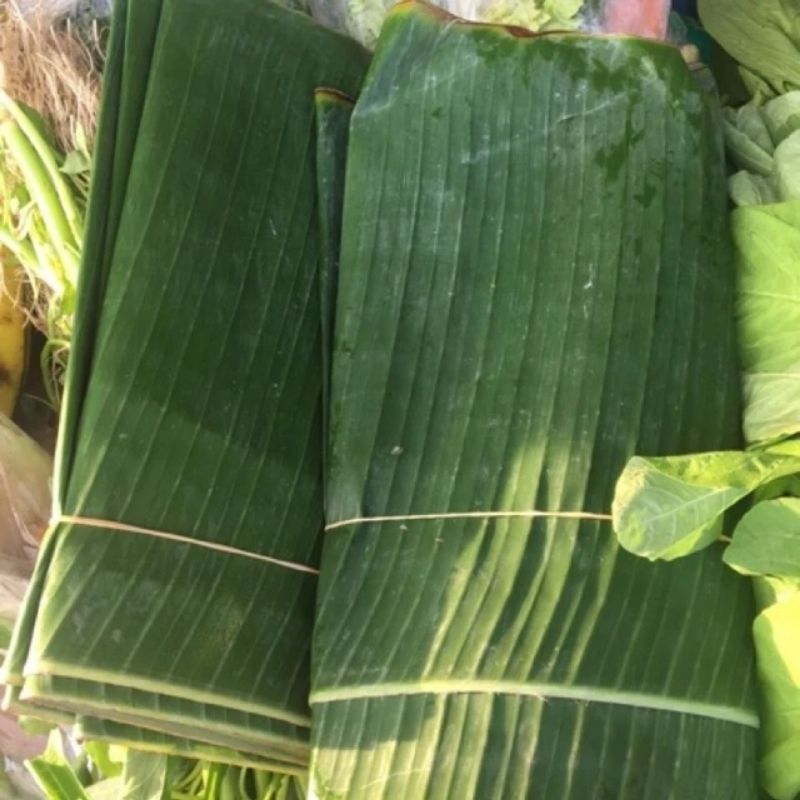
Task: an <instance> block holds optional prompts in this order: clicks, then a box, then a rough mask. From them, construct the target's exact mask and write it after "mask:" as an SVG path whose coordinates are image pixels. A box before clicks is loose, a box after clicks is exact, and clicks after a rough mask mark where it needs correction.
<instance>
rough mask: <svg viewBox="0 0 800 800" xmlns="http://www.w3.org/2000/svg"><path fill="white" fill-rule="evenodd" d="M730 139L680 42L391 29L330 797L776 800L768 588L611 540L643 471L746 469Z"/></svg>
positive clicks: (365, 96) (356, 190) (353, 253)
mask: <svg viewBox="0 0 800 800" xmlns="http://www.w3.org/2000/svg"><path fill="white" fill-rule="evenodd" d="M345 113H346V109H345V108H342V109H340V114H345ZM719 117H720V115H719V109H718V107H717V105H716V101H715V98H714V97H712V96H708V95H706V94H705V92H704V90H702V89H701V88H699V86H698V85H696V84H695V82H694V80H693V78H692V76H691V74H690V71H689V70H688V69H687V66H686V64H685V63H684V62H683V61H682V59H681V56H680V54H679V53H678V51H677V49H675V48H673V47H671V46H667V45H665V44H664V43H662V42H657V41H645V40H643V39H637V38H633V37H625V36H591V35H585V34H579V33H552V34H544V35H538V36H529V35H526V34H524V32H521V31H519V30H513V29H512V30H508V29H503V28H496V27H489V26H482V25H472V24H465V23H461V22H459V21H457V20H454V19H452V18H449V17H448V16H447V15H445V14H443V13H442V12H441V11H439V10H437V9H434V8H432V7H428V6H425V5H422V4H419V3H417V2H413V1H412V2H406V3H402V4H400V5H397V6H395V7H394V10H393V11H392V12H391V13H390V15H389V17H388V19H387V22H386V23H385V25H384V27H383V31H382V34H381V38H380V40H379V43H378V46H377V52H376V54H375V57H374V59H373V62H372V65H371V67H370V70H369V73H368V76H367V78H366V81H365V84H364V87H363V90H362V93H361V95H360V98H359V99H358V102H357V103H356V104H355V107H354V109H353V111H352V117H351V120H350V128H349V136H350V138H349V146H348V161H347V170H346V178H345V191H344V204H343V220H342V243H341V262H340V271H339V276H338V294H337V303H336V319H335V330H334V336H333V356H332V376H331V387H330V419H329V422H330V424H329V452H328V459H327V485H326V492H327V494H326V508H327V531H326V535H325V542H324V549H323V556H322V566H321V575H320V587H319V598H318V609H317V621H316V626H315V630H314V647H313V654H312V681H313V684H312V693H311V703H312V708H313V724H312V757H311V781H312V794H314V795H315V796H317V797H322V798H347V799H348V800H378V799H379V798H382V799H383V800H394V799H395V798H405V799H406V800H417V799H421V798H426V799H427V798H431V799H433V798H437V799H439V800H445V799H447V798H475V799H476V800H478V799H479V798H480V799H482V798H542V799H543V800H551V799H554V798H558V799H559V800H566V799H570V800H572V799H573V798H574V800H585V799H586V798H609V799H610V798H614V800H620V799H624V800H642V799H643V798H645V799H646V800H653V799H654V798H664V799H665V800H666V798H686V799H687V800H688V798H704V800H739V799H741V800H745V798H747V799H750V798H754V797H755V796H756V795H757V780H756V752H757V727H758V718H757V712H756V706H755V700H754V681H753V655H752V649H753V648H752V643H751V641H750V637H749V626H750V623H751V621H752V616H753V608H752V601H751V597H750V591H749V587H748V586H747V585H746V583H745V582H743V581H742V580H741V578H740V577H738V576H736V575H734V574H726V572H725V569H724V566H723V565H722V564H721V562H720V559H719V552H718V548H717V547H716V546H715V547H712V548H711V549H710V550H708V551H707V552H706V553H704V554H702V555H700V556H698V557H696V558H694V559H687V560H685V561H681V562H678V563H675V564H657V565H653V564H649V563H647V562H645V561H639V560H637V559H636V558H634V557H632V556H631V555H630V554H628V553H627V552H625V551H623V550H622V549H621V548H620V546H619V545H618V543H617V541H616V538H615V536H614V533H613V530H612V526H611V523H610V521H609V519H608V516H607V515H608V512H609V510H610V507H611V501H612V497H613V493H614V484H615V480H616V478H617V476H618V474H619V472H620V470H621V469H622V467H623V466H624V464H625V462H626V460H627V459H628V457H629V456H630V455H631V454H633V453H634V452H637V453H645V454H658V453H668V452H669V453H676V452H677V453H683V452H692V451H694V450H696V449H698V448H703V447H707V446H709V445H712V444H713V446H714V447H715V448H729V447H735V446H737V445H738V444H739V438H740V417H739V415H740V389H739V379H738V375H737V367H736V347H735V338H734V311H733V303H734V272H733V266H732V261H731V248H730V242H729V239H728V233H727V226H726V208H727V205H726V204H727V201H726V183H725V181H726V176H725V170H724V156H723V146H722V140H721V133H720V131H721V124H720V118H719ZM710 376H713V377H710Z"/></svg>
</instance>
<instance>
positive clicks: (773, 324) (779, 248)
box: [732, 202, 800, 442]
mask: <svg viewBox="0 0 800 800" xmlns="http://www.w3.org/2000/svg"><path fill="white" fill-rule="evenodd" d="M732 228H733V235H734V239H735V241H736V247H737V262H738V274H739V301H738V305H739V310H738V315H739V330H740V342H741V353H742V368H743V371H744V381H745V399H746V403H745V415H744V429H745V436H746V438H747V440H748V441H750V442H759V441H766V440H770V439H775V438H779V437H785V436H790V435H792V434H794V433H797V432H798V431H800V269H798V253H800V202H792V203H781V204H779V205H771V206H766V207H761V208H758V207H753V208H740V209H737V210H736V211H734V213H733V217H732Z"/></svg>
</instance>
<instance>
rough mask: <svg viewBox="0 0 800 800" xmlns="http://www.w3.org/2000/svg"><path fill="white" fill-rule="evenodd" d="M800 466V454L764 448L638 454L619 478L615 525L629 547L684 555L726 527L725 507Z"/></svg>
mask: <svg viewBox="0 0 800 800" xmlns="http://www.w3.org/2000/svg"><path fill="white" fill-rule="evenodd" d="M796 472H800V457H796V456H789V455H779V454H774V453H765V452H760V451H748V452H720V453H700V454H698V455H691V456H674V457H667V458H641V457H638V456H637V457H635V458H632V459H631V460H630V461H629V462H628V464H627V465H626V467H625V470H624V471H623V473H622V475H620V478H619V481H618V482H617V488H616V494H615V496H614V503H613V506H612V511H613V517H614V530H615V532H616V534H617V538H618V539H619V541H620V544H621V545H622V546H623V547H624V548H625V549H626V550H628V551H629V552H631V553H634V554H636V555H638V556H643V557H645V558H649V559H666V560H672V559H674V558H681V557H683V556H686V555H689V554H690V553H693V552H695V551H697V550H701V549H703V548H704V547H707V546H708V545H709V544H711V543H712V542H713V541H714V540H715V539H717V538H718V537H719V535H720V533H721V532H722V517H723V515H724V513H725V512H726V511H727V510H728V509H729V508H731V507H732V506H734V505H735V504H736V503H738V502H739V500H741V499H743V498H745V497H747V496H748V495H750V494H752V493H753V492H754V491H755V490H756V489H758V488H759V487H761V486H766V485H767V484H769V483H771V482H772V481H775V480H777V479H779V478H783V477H785V476H788V475H793V474H794V473H796Z"/></svg>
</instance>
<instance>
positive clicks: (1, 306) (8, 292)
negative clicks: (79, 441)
mask: <svg viewBox="0 0 800 800" xmlns="http://www.w3.org/2000/svg"><path fill="white" fill-rule="evenodd" d="M21 289H22V287H21V283H20V280H19V276H18V274H17V270H16V267H15V266H14V265H12V264H10V263H8V262H7V261H6V262H4V260H3V254H2V253H0V413H2V414H5V415H7V416H11V413H12V412H13V410H14V406H15V404H16V402H17V396H18V395H19V390H20V386H21V385H22V374H23V372H24V370H25V315H24V314H23V312H22V310H21V309H20V308H19V306H18V301H19V296H20V291H21Z"/></svg>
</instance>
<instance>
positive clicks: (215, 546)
mask: <svg viewBox="0 0 800 800" xmlns="http://www.w3.org/2000/svg"><path fill="white" fill-rule="evenodd" d="M58 523H66V524H68V525H83V526H85V527H87V528H97V529H99V530H107V531H109V530H110V531H121V532H123V533H135V534H138V535H140V536H150V537H151V538H153V539H162V540H165V541H168V542H178V543H180V544H189V545H194V546H195V547H203V548H205V549H206V550H216V551H217V552H219V553H227V554H229V555H234V556H241V557H242V558H249V559H251V560H252V561H262V562H264V563H266V564H272V565H274V566H278V567H284V568H285V569H291V570H294V571H295V572H305V573H307V574H309V575H319V570H318V569H314V567H309V566H308V565H307V564H298V563H296V562H294V561H285V560H283V559H282V558H274V557H273V556H267V555H263V554H262V553H253V552H252V551H250V550H241V549H240V548H238V547H232V546H231V545H228V544H220V543H219V542H209V541H206V540H205V539H193V538H192V537H191V536H183V535H182V534H180V533H170V532H169V531H159V530H156V529H154V528H143V527H141V526H140V525H130V524H128V523H127V522H116V521H114V520H107V519H95V518H94V517H80V516H71V515H69V514H62V515H61V516H58V517H56V518H55V519H53V520H52V522H51V524H58Z"/></svg>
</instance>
